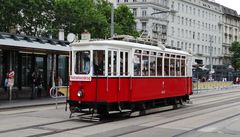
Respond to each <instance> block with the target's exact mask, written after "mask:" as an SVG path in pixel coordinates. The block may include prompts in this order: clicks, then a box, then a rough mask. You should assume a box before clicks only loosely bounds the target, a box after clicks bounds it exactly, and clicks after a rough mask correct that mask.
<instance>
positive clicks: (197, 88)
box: [193, 81, 240, 93]
mask: <svg viewBox="0 0 240 137" xmlns="http://www.w3.org/2000/svg"><path fill="white" fill-rule="evenodd" d="M239 87H240V85H239V84H233V83H232V82H231V81H227V82H221V81H212V82H194V83H193V92H195V93H198V92H201V91H208V90H224V89H229V88H239Z"/></svg>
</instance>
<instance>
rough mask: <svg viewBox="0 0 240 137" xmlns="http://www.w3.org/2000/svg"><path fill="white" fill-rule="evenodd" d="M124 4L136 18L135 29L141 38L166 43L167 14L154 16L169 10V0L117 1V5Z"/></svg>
mask: <svg viewBox="0 0 240 137" xmlns="http://www.w3.org/2000/svg"><path fill="white" fill-rule="evenodd" d="M121 4H125V5H127V6H128V7H129V8H130V9H131V10H132V12H133V14H134V16H135V18H136V29H137V30H138V31H141V32H142V37H143V38H146V37H148V38H151V39H157V40H160V41H161V42H162V43H164V44H165V43H166V42H167V26H168V16H169V14H168V13H161V14H155V13H158V12H160V11H168V10H169V7H168V5H169V0H117V5H121Z"/></svg>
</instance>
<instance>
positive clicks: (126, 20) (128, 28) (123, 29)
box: [114, 5, 139, 36]
mask: <svg viewBox="0 0 240 137" xmlns="http://www.w3.org/2000/svg"><path fill="white" fill-rule="evenodd" d="M114 21H115V33H117V34H118V35H123V34H125V35H132V36H139V32H137V30H136V27H135V25H136V22H135V18H134V15H133V13H132V12H131V10H130V9H129V8H128V7H127V6H126V5H120V6H118V7H117V9H116V10H115V18H114Z"/></svg>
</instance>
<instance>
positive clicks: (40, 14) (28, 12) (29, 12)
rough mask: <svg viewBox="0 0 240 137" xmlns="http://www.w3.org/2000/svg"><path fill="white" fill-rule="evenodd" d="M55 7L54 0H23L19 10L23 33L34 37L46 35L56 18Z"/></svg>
mask: <svg viewBox="0 0 240 137" xmlns="http://www.w3.org/2000/svg"><path fill="white" fill-rule="evenodd" d="M53 6H54V2H53V1H52V0H22V2H21V5H20V8H19V10H20V13H21V18H22V22H19V25H20V26H21V31H23V32H25V33H26V34H27V35H32V36H39V35H42V34H44V33H45V31H46V28H47V26H49V25H50V23H51V20H52V19H53V16H54V15H53Z"/></svg>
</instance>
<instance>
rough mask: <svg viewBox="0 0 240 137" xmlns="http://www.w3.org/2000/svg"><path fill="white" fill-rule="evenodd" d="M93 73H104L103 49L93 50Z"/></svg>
mask: <svg viewBox="0 0 240 137" xmlns="http://www.w3.org/2000/svg"><path fill="white" fill-rule="evenodd" d="M93 74H94V75H105V51H104V50H94V51H93Z"/></svg>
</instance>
